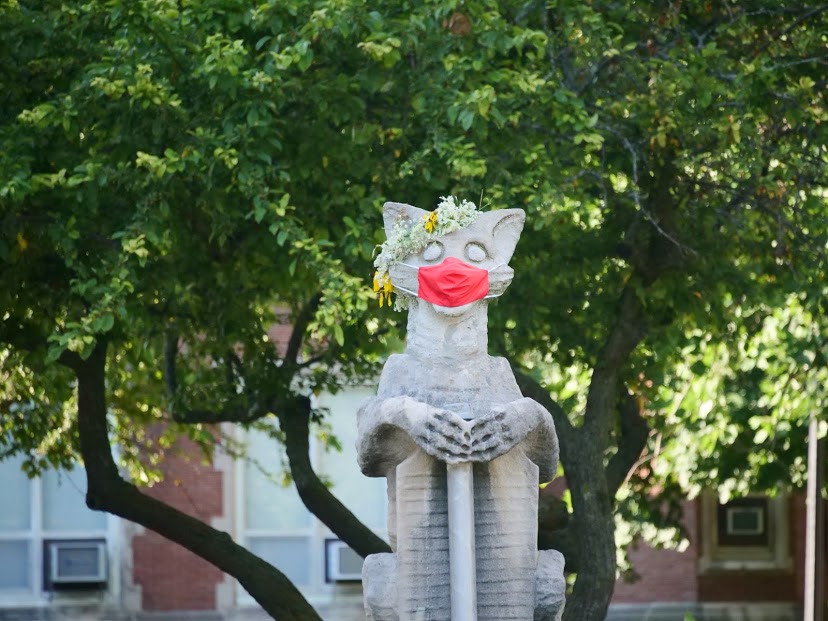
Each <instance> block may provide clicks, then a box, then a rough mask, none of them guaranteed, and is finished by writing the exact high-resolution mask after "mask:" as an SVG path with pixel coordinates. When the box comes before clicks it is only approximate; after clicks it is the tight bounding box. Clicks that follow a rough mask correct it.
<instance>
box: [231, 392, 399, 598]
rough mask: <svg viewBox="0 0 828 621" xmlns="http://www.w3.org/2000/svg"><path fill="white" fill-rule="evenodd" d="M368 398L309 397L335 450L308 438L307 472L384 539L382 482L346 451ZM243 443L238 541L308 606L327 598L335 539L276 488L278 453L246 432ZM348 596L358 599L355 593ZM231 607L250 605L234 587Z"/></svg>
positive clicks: (281, 462) (271, 443)
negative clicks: (329, 543)
mask: <svg viewBox="0 0 828 621" xmlns="http://www.w3.org/2000/svg"><path fill="white" fill-rule="evenodd" d="M373 394H375V390H374V389H372V388H370V389H369V388H364V387H357V388H353V387H352V388H347V389H344V390H342V391H341V392H339V393H338V394H336V395H327V394H323V395H320V396H319V397H318V398H317V397H315V406H316V407H321V408H325V409H326V410H327V414H326V416H325V421H326V423H327V425H328V426H329V427H328V428H326V430H325V432H326V433H328V432H330V433H332V434H333V435H334V436H335V437H336V438H337V439H338V440H339V443H340V445H341V446H342V450H341V452H340V451H334V450H331V451H326V450H325V448H324V446H323V441H322V439H321V438H317V441H316V442H314V441H313V438H311V447H310V452H311V462H312V463H313V465H314V469H315V470H316V472H317V474H318V475H319V477H320V478H321V479H322V480H323V481H325V482H326V484H328V485H329V486H330V489H331V491H332V492H333V493H334V494H335V495H336V497H337V498H338V499H339V500H340V501H341V502H342V503H343V504H345V506H347V507H348V509H350V510H351V511H352V512H353V513H354V514H355V515H356V517H357V518H358V519H360V520H361V521H362V522H363V523H364V524H365V525H366V526H368V527H369V528H371V529H372V530H374V531H375V532H376V533H377V534H379V535H380V537H382V538H386V537H387V535H386V532H385V531H386V506H387V500H386V486H385V479H381V478H378V479H369V478H368V477H365V476H364V475H363V474H362V473H361V472H360V471H359V465H358V464H357V455H356V448H355V446H354V443H355V440H356V431H357V425H356V414H357V410H358V409H359V406H360V405H361V403H362V402H363V401H364V400H365V399H366V398H367V397H369V396H372V395H373ZM246 442H247V459H246V460H244V461H243V462H238V464H239V467H238V469H237V474H236V476H237V478H236V486H237V490H238V491H237V494H236V509H237V512H238V516H239V521H238V524H239V532H238V536H239V540H240V542H241V543H242V544H243V545H245V546H246V547H247V548H248V549H249V550H251V551H252V552H254V553H255V554H257V555H259V556H261V557H263V558H264V559H265V560H267V561H268V562H269V563H271V564H273V565H274V566H275V567H276V568H278V569H279V570H280V571H282V572H283V573H284V574H285V575H286V576H287V577H288V578H290V579H291V580H292V581H293V582H294V583H295V584H296V585H297V586H298V587H299V588H300V589H301V590H302V591H303V592H304V594H305V595H306V596H307V597H308V598H309V599H311V601H314V598H316V597H327V596H328V595H329V594H330V593H333V592H334V590H335V589H337V588H340V587H341V584H340V585H339V586H337V585H336V584H331V583H327V582H326V565H325V563H326V540H330V539H332V538H334V537H335V535H334V534H333V533H331V531H330V530H328V529H327V527H325V525H324V524H322V523H321V522H319V520H317V519H316V518H315V517H314V516H313V515H312V514H311V513H310V512H308V510H307V509H306V508H305V506H304V504H303V503H302V500H301V499H300V498H299V494H298V493H297V492H296V488H295V487H294V486H293V485H292V484H291V485H288V486H287V487H285V486H282V485H281V484H280V481H279V479H280V476H281V474H282V473H283V472H284V471H285V469H286V468H287V459H286V457H285V455H284V449H283V447H281V446H280V445H279V443H278V442H277V441H276V440H273V439H271V438H270V437H268V436H267V435H266V434H264V433H262V432H257V431H250V432H248V433H247V435H246ZM340 595H341V593H340ZM353 595H354V597H356V598H357V599H360V598H361V595H360V594H359V591H358V590H356V591H354V594H353ZM238 601H239V602H240V603H241V604H246V603H250V602H251V601H252V600H251V599H250V596H249V595H248V594H247V593H246V592H244V590H243V589H242V588H241V587H240V588H239V591H238Z"/></svg>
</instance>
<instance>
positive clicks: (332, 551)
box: [325, 539, 363, 582]
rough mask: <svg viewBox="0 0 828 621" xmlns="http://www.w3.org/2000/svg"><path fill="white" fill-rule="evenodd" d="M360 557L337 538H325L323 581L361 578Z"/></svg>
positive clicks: (350, 580) (344, 580) (345, 580)
mask: <svg viewBox="0 0 828 621" xmlns="http://www.w3.org/2000/svg"><path fill="white" fill-rule="evenodd" d="M362 561H363V559H362V557H361V556H360V555H359V554H357V553H356V552H354V551H353V550H352V549H351V548H349V547H348V544H347V543H345V542H344V541H340V540H339V539H326V540H325V582H355V581H356V582H358V581H360V580H362Z"/></svg>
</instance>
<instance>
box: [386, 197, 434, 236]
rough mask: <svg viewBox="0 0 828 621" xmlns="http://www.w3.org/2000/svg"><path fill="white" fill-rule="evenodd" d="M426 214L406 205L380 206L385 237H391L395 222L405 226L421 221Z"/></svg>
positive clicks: (417, 208)
mask: <svg viewBox="0 0 828 621" xmlns="http://www.w3.org/2000/svg"><path fill="white" fill-rule="evenodd" d="M427 213H428V212H427V211H426V210H425V209H420V208H419V207H414V205H406V204H405V203H385V204H384V205H383V206H382V222H383V224H384V226H385V236H386V237H391V234H392V233H393V232H394V229H395V228H396V226H397V222H405V223H406V226H408V227H411V225H412V224H414V223H415V222H418V221H419V220H422V218H423V216H424V215H426V214H427Z"/></svg>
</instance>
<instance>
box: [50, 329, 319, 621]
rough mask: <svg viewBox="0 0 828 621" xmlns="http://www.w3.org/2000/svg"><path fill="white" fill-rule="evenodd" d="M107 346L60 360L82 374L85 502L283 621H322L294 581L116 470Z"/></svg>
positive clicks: (80, 418)
mask: <svg viewBox="0 0 828 621" xmlns="http://www.w3.org/2000/svg"><path fill="white" fill-rule="evenodd" d="M106 349H107V347H106V344H105V343H103V342H99V343H98V345H97V346H96V347H95V349H94V351H93V352H92V354H91V355H90V356H89V358H88V359H86V360H82V359H81V358H80V356H77V355H76V354H64V356H63V357H62V358H61V360H62V362H64V363H65V364H66V365H67V366H69V367H70V368H72V369H73V370H74V371H75V373H76V375H77V378H78V431H79V435H80V444H81V453H82V455H83V459H84V464H85V467H86V477H87V486H88V487H87V489H88V491H87V494H86V504H87V505H88V506H89V508H90V509H94V510H97V511H107V512H109V513H112V514H114V515H118V516H120V517H122V518H124V519H127V520H130V521H132V522H135V523H137V524H140V525H142V526H144V527H146V528H149V529H150V530H154V531H155V532H157V533H158V534H160V535H161V536H162V537H165V538H167V539H169V540H170V541H174V542H175V543H178V544H179V545H181V546H183V547H185V548H187V549H188V550H190V551H191V552H193V553H194V554H196V555H198V556H200V557H201V558H203V559H205V560H206V561H208V562H210V563H212V564H213V565H215V566H216V567H218V568H219V569H220V570H222V571H224V572H226V573H228V574H230V575H231V576H233V577H234V578H235V579H236V580H238V581H239V583H241V585H242V586H243V587H244V588H245V589H246V590H247V592H248V593H250V595H251V596H252V597H253V598H254V599H255V600H256V601H257V602H258V603H259V604H260V605H261V606H262V608H264V610H265V611H267V613H268V614H270V615H271V616H272V617H273V618H274V619H279V621H313V620H318V621H321V618H320V617H319V615H318V614H317V613H316V611H315V610H314V609H313V607H311V605H310V604H308V602H307V601H306V600H305V598H304V597H303V596H302V594H301V593H300V592H299V591H298V589H296V587H295V586H293V584H292V583H291V582H290V580H288V579H287V577H285V575H284V574H282V573H281V572H280V571H279V570H277V569H276V568H275V567H273V566H271V565H269V564H268V563H266V562H265V561H263V560H262V559H260V558H259V557H257V556H256V555H254V554H252V553H250V552H249V551H248V550H247V549H246V548H244V547H242V546H240V545H238V544H237V543H235V542H234V541H233V539H232V538H231V537H230V535H229V534H228V533H225V532H222V531H219V530H216V529H214V528H212V527H210V526H208V525H207V524H205V523H204V522H201V521H200V520H197V519H195V518H193V517H190V516H189V515H187V514H185V513H182V512H181V511H178V510H177V509H174V508H173V507H171V506H169V505H167V504H165V503H163V502H160V501H159V500H156V499H154V498H151V497H149V496H146V495H144V494H142V493H141V492H140V491H139V490H138V488H136V487H135V486H134V485H132V484H130V483H128V482H126V481H125V480H124V479H122V478H121V476H120V474H119V473H118V468H117V466H116V465H115V462H114V460H113V459H112V452H111V449H110V443H109V432H108V428H107V420H106V410H107V408H106V385H105V369H106Z"/></svg>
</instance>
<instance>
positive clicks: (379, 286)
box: [374, 272, 394, 307]
mask: <svg viewBox="0 0 828 621" xmlns="http://www.w3.org/2000/svg"><path fill="white" fill-rule="evenodd" d="M393 291H394V285H392V284H391V277H390V276H389V275H388V274H387V273H386V274H383V276H382V279H380V278H379V272H377V273H375V274H374V293H376V294H377V297H378V298H379V305H380V307H382V306H383V305H384V304H385V303H386V302H388V305H389V306H390V305H391V294H392V293H393Z"/></svg>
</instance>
